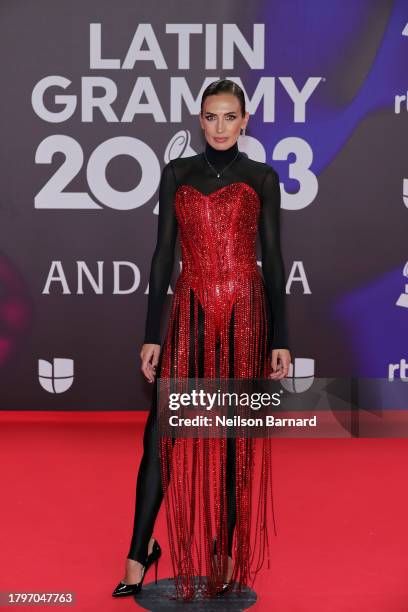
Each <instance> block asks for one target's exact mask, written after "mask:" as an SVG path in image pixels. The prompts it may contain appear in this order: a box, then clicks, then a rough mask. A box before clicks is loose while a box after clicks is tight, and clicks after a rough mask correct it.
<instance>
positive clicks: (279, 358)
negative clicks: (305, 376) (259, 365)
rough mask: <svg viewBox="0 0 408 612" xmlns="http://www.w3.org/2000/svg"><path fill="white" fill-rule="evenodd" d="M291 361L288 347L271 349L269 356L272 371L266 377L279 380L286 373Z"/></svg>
mask: <svg viewBox="0 0 408 612" xmlns="http://www.w3.org/2000/svg"><path fill="white" fill-rule="evenodd" d="M290 362H291V358H290V352H289V350H288V349H273V351H272V357H271V367H272V372H271V374H269V376H268V378H272V379H274V380H280V379H281V378H285V376H287V375H288V370H289V364H290Z"/></svg>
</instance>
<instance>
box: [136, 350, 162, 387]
mask: <svg viewBox="0 0 408 612" xmlns="http://www.w3.org/2000/svg"><path fill="white" fill-rule="evenodd" d="M159 355H160V344H144V345H143V346H142V350H141V351H140V358H141V360H142V365H141V367H140V369H141V370H142V372H143V374H144V375H145V376H146V378H147V380H148V381H149V382H150V383H152V382H154V377H155V376H156V367H157V364H158V363H159Z"/></svg>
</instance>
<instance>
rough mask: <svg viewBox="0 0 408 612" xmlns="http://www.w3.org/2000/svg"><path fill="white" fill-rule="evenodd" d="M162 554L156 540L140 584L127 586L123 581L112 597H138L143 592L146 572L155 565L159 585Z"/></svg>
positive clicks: (148, 556)
mask: <svg viewBox="0 0 408 612" xmlns="http://www.w3.org/2000/svg"><path fill="white" fill-rule="evenodd" d="M161 554H162V551H161V548H160V545H159V543H158V542H157V540H154V542H153V549H152V552H151V553H150V555H147V560H146V565H145V566H144V567H143V570H142V572H143V573H142V577H141V579H140V582H136V583H135V584H126V583H125V582H123V580H121V581H120V582H119V584H118V585H117V587H116V588H115V590H114V591H113V593H112V597H126V596H127V595H136V594H137V593H139V592H140V591H141V590H142V584H143V580H144V577H145V575H146V572H147V570H148V569H149V567H150V566H151V565H152V564H153V563H155V564H156V565H155V582H156V584H157V568H158V565H159V559H160V557H161Z"/></svg>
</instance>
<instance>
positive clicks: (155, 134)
mask: <svg viewBox="0 0 408 612" xmlns="http://www.w3.org/2000/svg"><path fill="white" fill-rule="evenodd" d="M0 13H1V20H0V46H1V56H2V58H3V63H2V95H1V97H0V107H1V118H2V134H1V140H0V159H1V177H2V178H1V201H0V408H1V409H75V410H76V409H78V410H81V409H92V410H93V409H105V410H117V409H130V410H137V409H147V408H148V407H149V402H150V398H151V389H152V387H151V386H150V385H149V384H148V383H147V382H146V381H145V380H144V378H143V375H142V373H141V371H140V358H139V352H140V349H141V346H142V340H143V335H144V323H145V316H146V306H147V292H148V278H149V270H150V261H151V256H152V253H153V251H154V248H155V240H156V232H157V211H158V202H157V197H158V184H159V180H160V172H161V169H162V167H163V165H164V164H165V163H166V162H167V161H168V160H169V159H171V158H174V157H177V156H189V155H194V154H196V153H197V152H200V151H202V149H203V147H204V142H203V140H202V135H201V130H200V128H199V122H198V117H197V115H198V112H199V107H200V98H201V93H202V91H203V90H204V88H205V87H206V86H207V85H208V83H210V82H211V81H213V80H215V79H218V78H223V77H226V78H230V79H233V80H234V81H236V82H238V83H239V84H240V85H241V86H242V87H243V89H244V91H245V93H246V96H247V103H248V110H249V112H250V114H251V118H250V122H249V125H248V129H247V135H246V136H245V137H243V138H242V137H241V139H240V141H239V147H240V149H241V150H242V151H244V152H246V153H247V154H248V155H249V156H250V157H253V158H254V159H258V160H261V161H266V162H267V163H269V164H271V165H272V166H273V167H274V168H275V169H276V170H277V171H278V173H279V176H280V181H281V190H282V209H283V210H282V215H281V216H282V243H283V254H284V260H285V270H286V278H287V285H286V293H287V307H288V320H289V332H290V341H291V349H292V358H293V367H292V369H291V372H290V375H293V374H294V373H296V372H297V373H298V374H301V373H302V369H305V371H306V370H308V371H309V373H310V371H313V373H314V374H315V375H316V376H321V377H326V376H327V377H331V376H352V375H353V376H370V377H384V378H388V377H396V378H401V377H404V376H407V375H408V371H407V369H406V365H407V363H406V361H405V359H406V358H407V359H408V354H407V337H408V335H407V331H408V326H407V320H408V285H406V283H408V278H407V277H408V265H406V260H407V259H408V253H407V227H408V223H407V221H408V210H407V206H408V178H404V177H405V176H408V168H407V156H406V139H407V128H406V126H407V76H406V66H407V58H408V26H407V25H406V24H407V21H408V12H407V6H406V3H405V2H403V1H402V0H396V1H395V2H392V1H391V0H358V2H355V0H347V1H344V0H331V2H326V1H325V0H321V1H318V0H315V2H313V3H310V2H305V1H296V0H289V1H288V0H280V1H278V0H274V1H273V2H272V1H270V2H265V1H262V2H261V1H258V2H257V1H255V0H253V1H251V2H245V3H244V2H243V1H242V0H239V1H237V0H234V1H233V0H217V2H213V1H209V2H205V3H203V4H200V3H198V4H197V3H191V2H187V1H177V2H173V3H166V2H164V1H158V0H150V2H148V3H145V4H142V3H135V2H133V1H131V0H122V1H121V2H120V3H116V4H112V2H108V1H106V0H87V2H83V1H82V2H79V1H75V0H70V1H69V2H68V1H66V2H64V1H61V2H58V3H56V2H54V1H52V0H35V1H33V0H31V1H25V2H22V1H21V0H20V1H19V0H8V1H7V0H3V2H2V3H1V6H0ZM258 255H259V257H258V259H259V261H260V251H259V244H258ZM179 270H180V251H179V246H178V247H177V253H176V264H175V269H174V274H173V278H172V283H171V285H170V287H169V295H168V298H167V303H166V307H165V310H164V312H163V323H162V330H163V333H164V331H165V325H166V321H167V317H168V313H169V306H170V300H171V293H172V289H171V287H174V282H175V279H176V277H177V275H178V273H179Z"/></svg>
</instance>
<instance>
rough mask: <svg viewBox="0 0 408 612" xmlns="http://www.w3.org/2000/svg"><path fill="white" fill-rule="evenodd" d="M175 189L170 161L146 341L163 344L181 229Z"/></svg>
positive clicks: (151, 279) (165, 177)
mask: <svg viewBox="0 0 408 612" xmlns="http://www.w3.org/2000/svg"><path fill="white" fill-rule="evenodd" d="M176 189H177V181H176V177H175V174H174V169H173V166H172V162H171V161H170V162H169V163H168V164H167V165H166V166H164V168H163V171H162V174H161V179H160V186H159V219H158V226H157V243H156V248H155V251H154V253H153V257H152V263H151V268H150V277H149V298H148V302H147V316H146V325H145V337H144V342H145V343H152V344H161V338H160V320H161V315H162V310H163V304H164V299H165V297H166V294H167V290H168V287H169V283H170V278H171V273H172V270H173V265H174V247H175V243H176V238H177V230H178V222H177V218H176V215H175V211H174V195H175V191H176Z"/></svg>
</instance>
